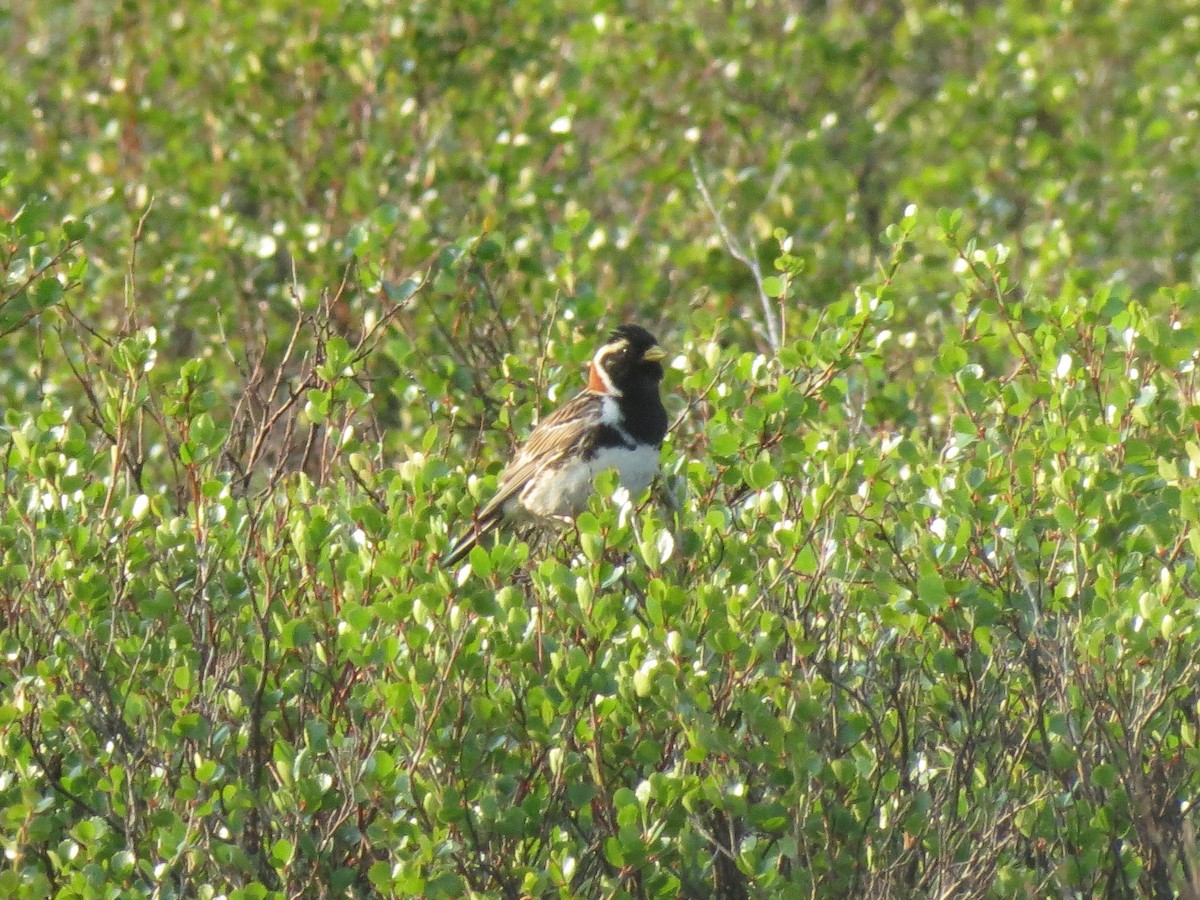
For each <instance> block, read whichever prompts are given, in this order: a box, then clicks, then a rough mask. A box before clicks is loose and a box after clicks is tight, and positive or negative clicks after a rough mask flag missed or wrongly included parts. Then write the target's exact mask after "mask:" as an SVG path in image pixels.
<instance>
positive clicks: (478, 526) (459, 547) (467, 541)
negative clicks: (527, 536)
mask: <svg viewBox="0 0 1200 900" xmlns="http://www.w3.org/2000/svg"><path fill="white" fill-rule="evenodd" d="M499 524H500V519H499V517H493V518H489V519H486V520H483V521H479V522H476V523H475V524H474V526H473V527H472V528H471V530H470V531H468V532H467V533H466V534H464V535H463V536H462V537H460V538H459V539H458V540H457V541H455V542H454V545H453V546H452V547H451V548H450V549H449V550H447V551H446V553H445V555H444V556H443V557H442V565H443V566H445V567H446V568H449V567H450V566H453V565H455V564H456V563H457V562H458V561H459V560H461V559H462V558H463V557H465V556H466V555H467V554H468V553H470V552H471V550H472V549H473V548H474V547H475V545H476V544H478V543H479V539H480V538H481V537H483V536H484V535H485V534H487V533H488V532H490V531H493V530H495V528H496V526H497V525H499Z"/></svg>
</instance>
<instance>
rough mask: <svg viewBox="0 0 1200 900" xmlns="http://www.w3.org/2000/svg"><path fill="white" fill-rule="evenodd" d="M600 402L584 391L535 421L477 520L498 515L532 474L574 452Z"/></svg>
mask: <svg viewBox="0 0 1200 900" xmlns="http://www.w3.org/2000/svg"><path fill="white" fill-rule="evenodd" d="M602 402H603V401H602V397H601V395H600V394H597V393H594V392H592V391H584V392H583V393H582V394H579V395H578V396H577V397H574V398H573V399H571V400H569V401H567V402H566V403H564V404H563V405H562V406H560V407H559V408H558V409H556V410H554V412H552V413H550V415H548V416H547V417H546V418H544V419H542V421H540V422H538V424H537V427H536V428H534V429H533V433H532V434H530V435H529V440H527V441H526V442H525V443H524V444H523V445H522V446H521V449H520V450H518V451H517V455H516V457H515V458H514V459H513V461H512V462H511V463H509V464H508V468H506V469H505V470H504V472H503V473H502V474H501V475H500V486H499V487H498V488H497V490H496V496H494V497H493V498H492V499H491V500H489V501H488V503H487V505H486V506H484V508H483V509H481V510H480V511H479V516H478V517H477V518H478V521H480V522H486V521H487V520H488V519H490V518H492V517H493V516H497V515H499V514H500V512H501V510H503V508H504V504H505V503H507V502H508V501H509V500H511V499H512V498H513V497H515V496H517V495H518V494H520V493H521V490H522V489H523V488H524V487H525V485H526V484H528V483H529V480H530V479H531V478H533V476H534V475H535V474H537V473H538V472H540V471H541V470H543V469H547V468H554V467H555V466H557V465H558V464H559V462H560V461H561V460H562V458H563V457H564V456H566V455H569V454H570V453H571V452H572V451H574V450H575V449H576V448H577V447H578V446H579V444H580V443H581V442H582V441H583V440H585V439H586V437H587V436H588V434H589V433H590V432H591V430H592V429H593V428H594V427H595V425H596V423H597V422H598V421H599V420H600V413H601V403H602Z"/></svg>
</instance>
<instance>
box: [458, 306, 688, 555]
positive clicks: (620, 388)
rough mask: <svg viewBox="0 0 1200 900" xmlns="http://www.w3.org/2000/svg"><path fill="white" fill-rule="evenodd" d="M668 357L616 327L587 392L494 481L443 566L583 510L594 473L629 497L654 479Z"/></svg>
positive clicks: (541, 427) (639, 331) (542, 427)
mask: <svg viewBox="0 0 1200 900" xmlns="http://www.w3.org/2000/svg"><path fill="white" fill-rule="evenodd" d="M666 355H667V354H666V351H665V350H663V348H662V347H660V346H659V344H658V341H656V340H655V339H654V336H653V335H651V334H650V332H648V331H647V330H646V329H645V328H641V327H640V326H638V325H622V326H620V327H619V328H617V329H616V331H614V332H613V333H612V335H611V336H610V337H609V338H608V340H607V341H605V342H604V344H603V345H602V346H601V347H600V349H599V350H597V351H596V355H595V356H593V357H592V364H591V372H590V374H589V376H588V386H587V389H586V390H584V391H583V392H582V393H581V394H579V395H578V396H577V397H575V398H573V399H572V400H570V401H568V402H567V403H565V404H564V405H562V406H560V407H559V408H558V409H556V410H555V411H554V412H552V413H551V414H550V415H548V416H547V417H546V418H545V419H543V420H542V421H541V422H539V423H538V425H537V427H536V428H534V429H533V433H532V434H530V435H529V440H528V441H526V442H525V444H524V445H523V446H522V447H521V448H520V449H519V450H518V451H517V455H516V457H515V458H514V459H513V461H512V462H511V463H509V465H508V467H507V468H506V469H505V470H504V472H503V473H502V474H501V476H500V485H499V487H498V489H497V490H496V496H494V497H493V498H492V499H491V500H489V501H488V503H487V504H486V505H485V506H484V507H483V508H482V509H481V510H479V512H478V513H477V514H476V516H475V522H474V527H473V528H472V529H471V530H470V531H469V532H467V533H466V534H465V535H463V536H462V537H461V538H459V539H458V541H456V542H455V544H454V546H453V547H451V548H450V550H449V551H448V552H447V553H446V555H445V556H444V557H443V559H442V564H443V565H446V566H452V565H454V564H455V563H456V562H458V561H459V560H460V559H462V558H463V557H464V556H466V555H467V554H468V553H470V552H471V548H472V547H474V546H475V545H476V544H477V543H478V542H479V539H480V538H481V537H482V536H483V535H485V534H487V533H488V532H489V531H492V530H493V529H495V528H496V527H497V526H499V525H501V524H504V523H510V522H511V523H516V524H520V523H522V522H537V521H539V520H540V521H546V520H550V519H557V520H562V519H568V518H571V517H573V516H575V515H576V514H578V513H579V512H581V511H582V510H583V509H584V507H586V506H587V500H588V496H589V495H590V494H591V492H592V483H593V480H594V479H595V477H596V474H597V473H598V472H602V471H604V470H606V469H616V470H617V474H618V476H619V477H620V480H621V484H622V486H623V487H625V488H626V489H627V490H628V491H629V493H630V494H631V495H636V494H639V493H640V492H642V491H643V490H645V489H646V487H647V486H648V485H649V484H650V482H651V481H652V480H653V479H654V476H655V474H656V473H657V472H658V451H659V448H660V447H662V442H663V438H664V437H665V436H666V434H667V411H666V409H665V408H664V407H663V404H662V398H661V397H660V396H659V395H658V384H659V382H660V381H662V378H663V367H662V360H663V359H664V358H665V357H666Z"/></svg>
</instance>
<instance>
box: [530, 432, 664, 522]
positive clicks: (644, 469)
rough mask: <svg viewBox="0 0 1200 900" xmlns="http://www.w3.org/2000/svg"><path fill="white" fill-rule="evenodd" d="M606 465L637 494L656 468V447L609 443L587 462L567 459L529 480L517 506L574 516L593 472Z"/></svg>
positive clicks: (588, 489) (588, 491)
mask: <svg viewBox="0 0 1200 900" xmlns="http://www.w3.org/2000/svg"><path fill="white" fill-rule="evenodd" d="M608 469H616V470H617V475H618V477H619V478H620V480H621V485H622V486H623V487H624V488H625V489H626V490H627V491H629V493H630V495H631V496H633V497H637V496H638V495H639V494H641V493H642V491H644V490H645V489H646V488H647V487H649V485H650V482H651V481H653V480H654V476H655V474H656V473H657V472H658V448H657V447H638V448H636V449H633V450H630V449H629V448H627V447H609V448H606V449H604V450H601V451H600V452H599V453H597V454H596V456H595V457H593V458H592V459H590V460H588V461H587V462H584V461H582V460H580V461H579V462H576V463H569V464H567V465H565V466H563V467H562V468H560V469H556V470H555V471H553V472H548V473H546V475H544V476H543V477H541V478H538V479H535V480H534V481H532V482H530V484H529V485H528V486H526V488H525V490H524V491H522V492H521V499H520V503H521V506H523V507H524V508H525V510H526V511H528V512H529V513H531V514H532V515H535V516H539V517H545V518H549V517H551V516H554V517H562V516H574V515H576V514H577V513H579V512H580V511H581V510H582V509H583V508H584V507H585V506H587V500H588V496H589V495H590V494H591V492H592V485H593V484H594V482H595V479H596V475H597V474H599V473H600V472H603V471H606V470H608Z"/></svg>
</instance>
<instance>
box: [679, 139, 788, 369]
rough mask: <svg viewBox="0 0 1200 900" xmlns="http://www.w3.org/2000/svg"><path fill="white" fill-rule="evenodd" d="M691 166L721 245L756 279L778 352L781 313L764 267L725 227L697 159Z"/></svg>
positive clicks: (769, 338)
mask: <svg viewBox="0 0 1200 900" xmlns="http://www.w3.org/2000/svg"><path fill="white" fill-rule="evenodd" d="M691 165H692V177H693V178H695V179H696V187H697V188H698V189H699V191H700V196H701V197H702V198H703V199H704V205H705V206H707V207H708V211H709V213H710V214H711V215H712V217H713V222H714V223H715V224H716V226H717V234H718V235H720V237H721V243H723V244H724V245H725V249H726V250H728V251H729V255H730V256H732V257H733V258H734V259H736V260H737V261H738V262H740V263H741V264H742V265H744V266H745V267H746V268H747V269H749V270H750V274H751V276H752V277H753V278H754V286H755V287H756V288H757V289H758V301H759V303H761V304H762V315H763V330H764V332H765V333H766V338H767V342H768V343H769V344H770V345H771V349H772V350H773V351H775V352H778V351H779V347H780V345H781V344H782V343H783V338H782V335H781V334H780V326H779V313H778V312H777V311H776V310H775V307H774V304H773V303H772V302H771V298H770V297H768V296H767V292H766V289H765V288H764V287H763V273H762V266H760V265H759V263H758V258H757V256H753V255H751V254H750V253H747V252H746V248H745V247H744V246H743V245H742V243H741V242H740V241H739V240H738V239H737V238H735V237H734V236H733V233H732V232H730V230H729V228H728V227H727V226H726V225H725V219H724V218H723V217H722V216H721V213H720V211H719V210H718V209H717V204H716V203H714V202H713V198H712V194H711V193H710V192H709V190H708V184H707V183H706V182H705V180H704V173H702V172H701V171H700V164H699V163H698V162H697V161H696V158H695V157H692V160H691Z"/></svg>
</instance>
